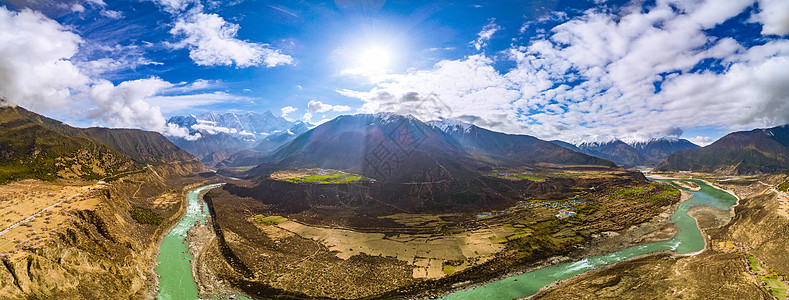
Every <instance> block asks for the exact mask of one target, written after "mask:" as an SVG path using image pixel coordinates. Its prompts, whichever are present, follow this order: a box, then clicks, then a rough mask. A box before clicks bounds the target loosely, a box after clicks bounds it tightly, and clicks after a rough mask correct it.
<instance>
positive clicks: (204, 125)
mask: <svg viewBox="0 0 789 300" xmlns="http://www.w3.org/2000/svg"><path fill="white" fill-rule="evenodd" d="M197 122H198V124H195V125H192V129H194V130H199V131H202V132H205V133H207V134H211V135H213V134H218V133H228V134H235V133H238V129H235V128H227V127H222V126H216V125H212V124H210V123H208V122H200V120H198V121H197ZM247 133H249V132H247ZM245 134H246V133H245Z"/></svg>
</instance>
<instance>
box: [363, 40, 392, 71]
mask: <svg viewBox="0 0 789 300" xmlns="http://www.w3.org/2000/svg"><path fill="white" fill-rule="evenodd" d="M357 59H358V61H357V64H358V67H360V68H363V69H365V70H367V71H383V70H385V69H386V68H388V67H389V64H390V63H391V60H392V55H391V53H390V52H389V51H388V50H387V49H384V48H383V47H377V46H376V47H369V48H367V49H364V50H363V51H362V52H361V53H360V55H359V57H358V58H357Z"/></svg>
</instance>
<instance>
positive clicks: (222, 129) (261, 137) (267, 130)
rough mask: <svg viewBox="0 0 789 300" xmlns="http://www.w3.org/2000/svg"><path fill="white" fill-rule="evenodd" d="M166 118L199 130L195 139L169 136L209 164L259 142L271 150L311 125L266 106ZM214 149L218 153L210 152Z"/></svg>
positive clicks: (192, 130) (255, 146) (254, 145)
mask: <svg viewBox="0 0 789 300" xmlns="http://www.w3.org/2000/svg"><path fill="white" fill-rule="evenodd" d="M167 122H168V123H173V124H175V125H178V126H180V127H184V128H186V129H188V130H189V132H190V133H191V134H193V136H194V134H195V133H199V138H197V139H195V140H187V139H183V138H173V137H171V138H170V139H171V140H172V141H173V142H174V143H175V144H176V145H178V147H181V148H182V149H184V150H186V151H188V152H189V153H191V154H193V155H195V156H197V157H199V158H201V159H203V162H204V163H205V164H207V165H209V166H210V165H213V164H215V163H217V162H218V161H214V160H216V159H218V158H227V157H229V156H230V155H232V154H234V153H236V152H238V151H241V150H248V149H252V148H257V147H258V146H261V145H265V146H261V148H262V149H264V150H265V151H272V150H274V149H276V148H277V147H279V146H281V145H282V144H284V143H285V142H287V141H290V140H291V139H293V138H295V135H298V134H300V133H303V132H304V131H307V129H308V128H309V127H310V126H311V124H307V123H304V122H301V121H298V122H291V121H288V120H287V119H285V118H283V117H279V116H275V115H274V114H273V113H271V111H268V110H267V111H265V112H263V113H255V112H247V113H234V112H227V113H216V112H206V113H202V114H198V115H193V114H191V115H187V116H174V117H171V118H170V119H169V120H168V121H167ZM296 132H298V133H296ZM218 151H219V152H218ZM215 152H218V153H216V155H212V154H215Z"/></svg>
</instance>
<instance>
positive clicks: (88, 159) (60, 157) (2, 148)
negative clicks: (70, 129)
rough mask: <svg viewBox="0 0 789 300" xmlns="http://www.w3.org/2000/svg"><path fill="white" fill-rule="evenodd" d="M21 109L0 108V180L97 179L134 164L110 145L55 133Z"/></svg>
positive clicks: (134, 166) (131, 166)
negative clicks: (24, 113) (30, 117)
mask: <svg viewBox="0 0 789 300" xmlns="http://www.w3.org/2000/svg"><path fill="white" fill-rule="evenodd" d="M20 111H24V110H23V109H22V108H17V107H1V108H0V182H6V181H10V180H16V179H25V178H36V179H42V180H53V179H56V178H82V179H98V178H102V177H105V176H108V175H112V174H116V173H119V172H125V171H130V170H133V169H135V168H136V167H137V166H136V165H135V163H134V161H132V160H131V159H129V158H128V157H126V156H124V155H123V154H121V153H119V152H118V151H115V150H113V149H111V148H110V147H107V146H105V145H102V144H100V143H97V142H95V141H92V140H90V139H87V138H84V137H71V136H67V135H63V134H61V133H58V132H56V131H54V130H51V129H49V128H47V127H45V126H44V125H41V124H39V123H36V122H34V121H31V120H30V119H28V118H26V117H24V116H23V115H22V114H20ZM25 112H27V111H25Z"/></svg>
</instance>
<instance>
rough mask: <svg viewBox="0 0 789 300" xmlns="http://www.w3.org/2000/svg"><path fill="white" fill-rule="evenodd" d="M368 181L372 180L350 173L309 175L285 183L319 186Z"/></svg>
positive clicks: (290, 179)
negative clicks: (315, 184) (316, 184)
mask: <svg viewBox="0 0 789 300" xmlns="http://www.w3.org/2000/svg"><path fill="white" fill-rule="evenodd" d="M367 180H370V179H369V178H366V177H363V176H359V175H353V174H348V173H337V174H331V175H307V176H302V177H295V178H288V179H285V181H287V182H293V183H318V184H337V183H349V182H357V181H367Z"/></svg>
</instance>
